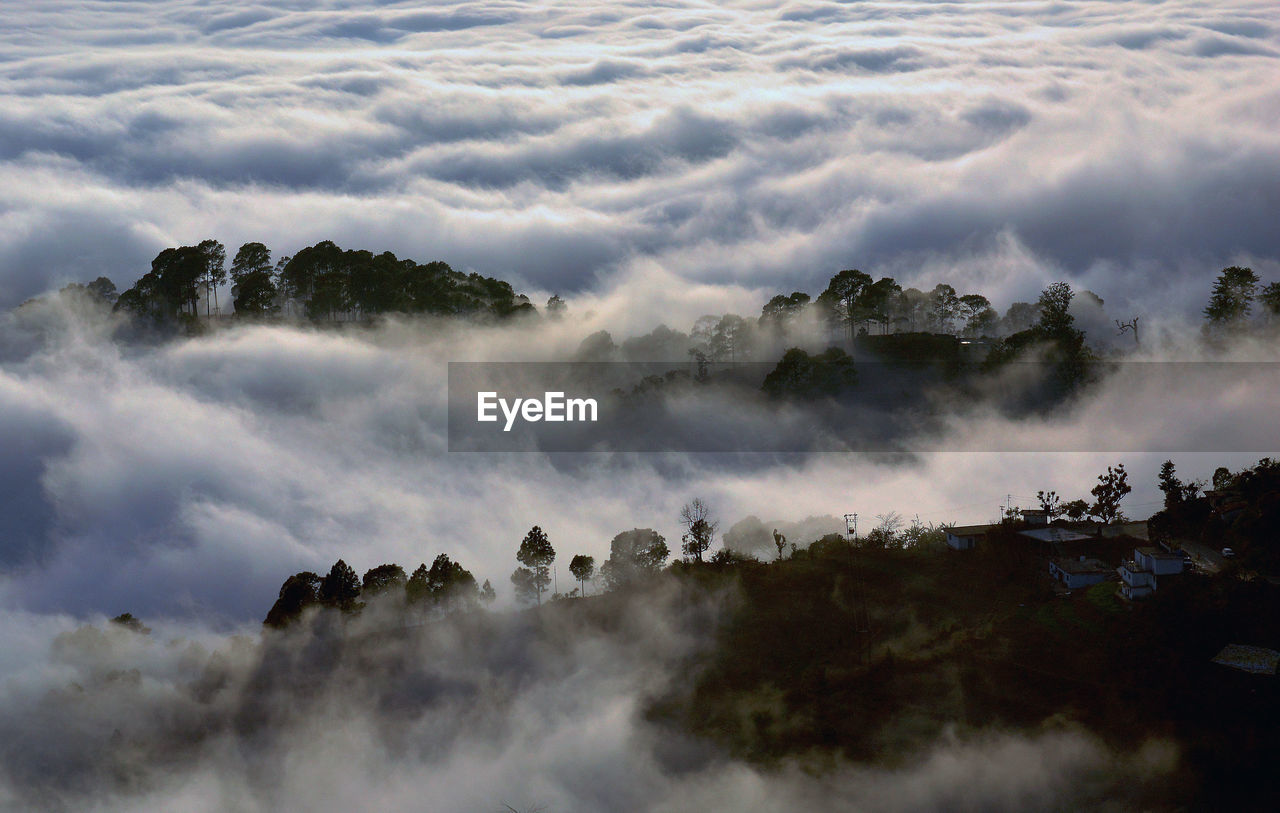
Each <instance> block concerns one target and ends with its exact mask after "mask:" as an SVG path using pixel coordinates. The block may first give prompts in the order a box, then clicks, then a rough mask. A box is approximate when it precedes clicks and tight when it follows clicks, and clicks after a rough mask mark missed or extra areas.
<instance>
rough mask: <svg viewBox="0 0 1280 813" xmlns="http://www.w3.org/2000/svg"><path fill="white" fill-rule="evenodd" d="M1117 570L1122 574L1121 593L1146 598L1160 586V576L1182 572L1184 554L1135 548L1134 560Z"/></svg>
mask: <svg viewBox="0 0 1280 813" xmlns="http://www.w3.org/2000/svg"><path fill="white" fill-rule="evenodd" d="M1116 572H1117V573H1119V574H1120V595H1122V596H1124V597H1125V598H1127V599H1135V598H1146V597H1147V596H1149V595H1151V594H1152V593H1154V592H1155V591H1156V588H1157V587H1159V580H1158V577H1160V576H1176V575H1177V574H1179V573H1181V572H1182V556H1180V555H1179V554H1176V553H1165V552H1164V551H1162V550H1160V549H1158V548H1134V549H1133V561H1131V562H1125V563H1124V564H1122V565H1120V567H1119V568H1118V569H1117V570H1116Z"/></svg>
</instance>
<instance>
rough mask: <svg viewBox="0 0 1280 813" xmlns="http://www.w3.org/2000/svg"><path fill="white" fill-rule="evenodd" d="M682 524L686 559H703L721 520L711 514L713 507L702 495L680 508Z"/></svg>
mask: <svg viewBox="0 0 1280 813" xmlns="http://www.w3.org/2000/svg"><path fill="white" fill-rule="evenodd" d="M680 524H681V525H683V526H684V527H685V535H684V537H683V539H682V540H681V541H682V543H683V544H682V548H683V550H684V555H685V558H686V559H696V560H697V561H699V562H701V561H702V554H703V553H705V552H706V551H707V548H710V547H711V540H712V539H713V538H715V535H716V529H717V528H719V527H720V522H719V521H718V520H716V519H713V518H712V516H711V507H710V506H708V505H707V504H706V502H704V501H703V500H702V498H701V497H694V498H693V501H692V502H689V503H686V504H685V506H684V507H683V508H681V509H680Z"/></svg>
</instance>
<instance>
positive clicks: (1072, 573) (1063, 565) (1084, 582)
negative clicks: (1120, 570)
mask: <svg viewBox="0 0 1280 813" xmlns="http://www.w3.org/2000/svg"><path fill="white" fill-rule="evenodd" d="M1111 574H1112V570H1111V568H1109V567H1107V565H1106V564H1105V563H1103V562H1101V561H1099V560H1097V559H1091V558H1089V557H1088V556H1078V557H1075V558H1070V557H1060V558H1055V559H1050V560H1049V575H1050V576H1052V577H1053V579H1054V581H1059V582H1062V584H1063V586H1065V587H1066V588H1067V589H1068V590H1078V589H1080V588H1082V587H1090V586H1092V585H1095V584H1099V583H1101V582H1104V581H1106V580H1107V579H1108V578H1110V577H1111Z"/></svg>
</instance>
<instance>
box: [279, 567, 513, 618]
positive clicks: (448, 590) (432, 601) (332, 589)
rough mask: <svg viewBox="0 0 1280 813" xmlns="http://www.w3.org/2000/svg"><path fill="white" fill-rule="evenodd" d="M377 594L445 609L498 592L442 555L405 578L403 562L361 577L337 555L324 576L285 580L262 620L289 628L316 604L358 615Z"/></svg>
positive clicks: (426, 608) (305, 573)
mask: <svg viewBox="0 0 1280 813" xmlns="http://www.w3.org/2000/svg"><path fill="white" fill-rule="evenodd" d="M375 597H382V598H383V599H385V600H391V601H400V602H402V603H403V604H404V606H406V607H409V608H412V609H415V610H420V611H432V612H437V613H447V612H452V611H454V610H459V609H473V608H475V607H476V606H477V605H478V604H479V603H481V602H483V603H485V604H488V603H490V602H492V601H493V600H494V598H496V593H495V592H494V589H493V586H492V585H490V584H489V581H488V580H487V579H486V580H485V582H484V584H483V585H481V586H477V585H476V580H475V577H474V576H472V575H471V573H470V572H469V571H467V569H466V568H464V567H463V566H462V565H460V564H458V563H457V562H454V561H452V560H451V559H450V558H449V556H448V555H447V554H444V553H442V554H440V555H438V556H437V557H436V558H435V559H434V560H433V561H432V562H431V567H427V565H426V564H425V563H423V564H420V565H418V567H417V569H416V570H414V571H413V574H412V575H408V576H406V575H405V572H404V568H402V567H400V565H395V564H384V565H378V566H377V567H374V568H371V569H370V570H369V571H368V572H366V573H365V574H364V579H363V580H361V578H360V577H359V576H358V575H356V571H355V570H354V569H353V568H352V567H351V566H350V565H348V564H347V563H346V562H344V561H343V560H341V559H339V560H338V561H337V562H335V563H334V565H333V567H332V568H330V569H329V573H328V574H327V575H325V576H323V577H322V576H320V575H319V574H317V573H313V572H311V571H303V572H301V573H295V574H294V575H292V576H290V577H289V578H288V579H286V580H285V582H284V584H283V585H281V586H280V593H279V595H278V597H277V598H276V602H275V604H273V605H272V606H271V609H270V611H268V613H267V617H266V620H265V621H264V622H263V623H264V624H265V625H266V626H268V627H274V628H276V629H280V628H283V627H287V626H288V625H290V624H291V623H293V622H294V621H296V620H298V619H299V618H300V617H301V616H302V614H303V613H304V612H305V611H306V610H308V609H310V608H313V607H319V608H329V609H334V610H340V611H342V612H344V613H356V612H359V611H360V610H361V609H363V608H364V606H365V604H366V602H367V601H368V600H371V599H373V598H375Z"/></svg>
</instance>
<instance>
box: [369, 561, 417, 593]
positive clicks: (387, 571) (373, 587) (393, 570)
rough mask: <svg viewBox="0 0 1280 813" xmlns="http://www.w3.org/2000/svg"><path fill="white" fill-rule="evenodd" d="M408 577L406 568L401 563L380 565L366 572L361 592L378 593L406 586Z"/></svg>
mask: <svg viewBox="0 0 1280 813" xmlns="http://www.w3.org/2000/svg"><path fill="white" fill-rule="evenodd" d="M405 581H406V578H405V575H404V568H402V567H400V565H378V566H377V567H375V568H372V569H370V570H369V571H368V572H366V573H365V574H364V582H363V586H362V587H361V589H360V592H361V593H364V594H366V595H376V594H378V593H383V592H387V591H389V590H393V589H401V588H403V587H404V584H405Z"/></svg>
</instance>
